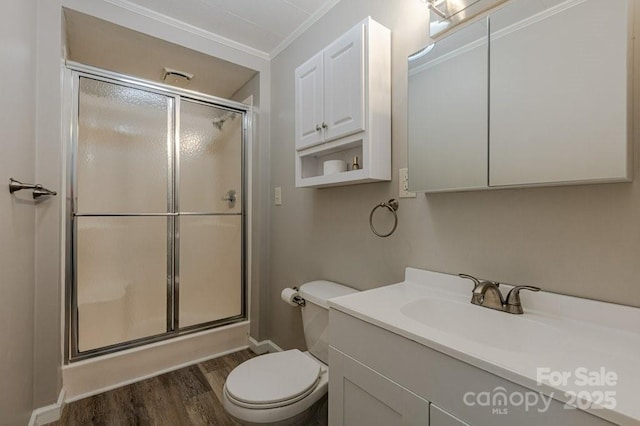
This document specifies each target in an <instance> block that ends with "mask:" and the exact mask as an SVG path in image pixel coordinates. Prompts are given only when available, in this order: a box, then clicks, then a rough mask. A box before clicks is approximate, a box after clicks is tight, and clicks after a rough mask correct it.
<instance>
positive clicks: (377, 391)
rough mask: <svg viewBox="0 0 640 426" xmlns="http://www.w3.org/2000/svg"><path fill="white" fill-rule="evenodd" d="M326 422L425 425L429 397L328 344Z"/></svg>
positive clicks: (348, 425)
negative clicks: (327, 420) (417, 393)
mask: <svg viewBox="0 0 640 426" xmlns="http://www.w3.org/2000/svg"><path fill="white" fill-rule="evenodd" d="M329 364H330V365H331V370H330V373H329V424H330V425H332V426H370V425H385V426H396V425H397V426H429V401H427V400H424V399H422V398H420V397H418V396H417V395H415V394H414V393H412V392H409V391H408V390H407V389H405V388H403V387H402V386H400V385H398V384H397V383H395V382H393V381H391V380H389V379H388V378H386V377H385V376H383V375H381V374H379V373H377V372H375V371H374V370H372V369H370V368H369V367H367V366H365V365H364V364H361V363H359V362H358V361H356V360H354V359H353V358H351V357H349V356H347V355H345V354H343V353H342V352H340V351H338V350H336V349H334V348H332V347H330V348H329Z"/></svg>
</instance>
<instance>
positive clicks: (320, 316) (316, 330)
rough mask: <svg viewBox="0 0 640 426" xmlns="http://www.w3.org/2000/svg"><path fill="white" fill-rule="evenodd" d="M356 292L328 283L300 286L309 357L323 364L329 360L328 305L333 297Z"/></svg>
mask: <svg viewBox="0 0 640 426" xmlns="http://www.w3.org/2000/svg"><path fill="white" fill-rule="evenodd" d="M357 292H358V290H355V289H353V288H350V287H347V286H344V285H341V284H336V283H333V282H330V281H312V282H309V283H306V284H302V285H301V286H300V290H299V293H300V296H302V298H303V299H304V300H305V302H306V303H305V306H303V307H302V326H303V327H304V340H305V342H306V343H307V349H308V350H309V353H311V355H313V356H315V357H316V358H318V359H319V360H320V361H322V362H324V363H325V364H327V363H328V359H329V304H328V303H327V301H328V300H329V299H331V298H333V297H339V296H346V295H347V294H352V293H357Z"/></svg>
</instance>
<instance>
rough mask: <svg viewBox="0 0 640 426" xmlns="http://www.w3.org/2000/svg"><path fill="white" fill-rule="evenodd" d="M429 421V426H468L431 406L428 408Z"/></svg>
mask: <svg viewBox="0 0 640 426" xmlns="http://www.w3.org/2000/svg"><path fill="white" fill-rule="evenodd" d="M429 421H430V422H431V426H469V425H468V424H467V423H465V422H463V421H462V420H460V419H458V418H456V417H454V416H452V415H451V414H449V413H447V412H446V411H444V410H442V409H441V408H438V407H437V406H435V405H433V404H431V406H430V407H429Z"/></svg>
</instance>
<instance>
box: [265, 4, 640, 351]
mask: <svg viewBox="0 0 640 426" xmlns="http://www.w3.org/2000/svg"><path fill="white" fill-rule="evenodd" d="M367 15H371V16H372V17H373V18H374V19H375V20H377V21H379V22H381V23H382V24H384V25H385V26H387V27H388V28H390V29H391V30H392V56H393V58H392V67H393V68H392V87H393V89H392V91H393V95H392V113H393V121H392V129H393V130H392V145H393V148H392V149H393V161H392V170H393V181H392V182H389V183H375V184H366V185H354V186H346V187H337V188H327V189H320V190H318V189H305V188H301V189H295V187H294V141H293V135H294V115H293V106H294V81H293V76H294V69H295V68H296V67H297V66H298V65H300V64H301V63H302V62H304V61H305V60H306V59H308V58H309V57H311V56H312V55H313V54H315V53H316V52H318V51H319V50H321V49H322V48H323V47H324V46H325V45H327V44H328V43H330V42H331V41H332V40H333V39H335V38H336V37H337V36H339V35H340V34H341V33H343V32H344V31H345V30H347V29H349V28H350V27H351V26H352V25H354V24H355V23H356V22H358V21H359V20H361V19H362V18H364V17H365V16H367ZM426 19H427V14H426V12H425V10H424V5H423V4H421V3H420V2H418V1H417V0H395V1H393V2H390V1H382V0H380V1H371V0H342V1H341V2H339V3H338V4H337V5H336V6H335V7H334V8H333V9H332V10H331V11H330V12H329V13H328V14H327V15H325V16H324V17H323V18H322V19H320V20H319V21H318V22H317V23H316V24H315V25H313V26H312V27H311V28H310V29H309V30H308V31H306V32H305V33H304V34H303V35H302V36H301V37H300V38H298V39H297V40H296V41H295V42H294V43H293V44H292V45H291V46H290V47H289V48H287V49H286V50H285V51H284V52H282V53H281V54H280V55H278V56H277V57H276V58H275V59H274V60H273V61H272V65H271V66H272V74H271V75H272V78H271V82H272V92H273V96H272V103H271V111H272V117H273V118H272V122H271V129H272V131H271V141H272V142H271V146H272V149H271V186H272V188H271V191H273V187H276V186H281V187H282V191H283V205H282V206H281V207H275V206H272V207H271V230H270V239H271V240H270V256H271V261H270V269H271V270H270V283H269V286H270V291H269V304H268V312H269V317H268V318H263V319H266V320H267V321H268V335H269V338H271V339H272V340H274V341H275V342H276V343H277V344H279V345H281V346H283V347H285V348H289V347H295V346H297V347H303V346H304V343H303V339H302V328H301V323H300V316H299V311H298V310H297V309H295V308H291V307H289V306H287V305H285V304H284V303H282V302H281V301H280V299H279V293H280V291H281V290H282V289H283V288H284V287H287V286H293V285H299V284H301V283H303V282H305V281H310V280H315V279H329V280H334V281H337V282H340V283H344V284H348V285H350V286H353V287H356V288H358V289H361V290H365V289H370V288H374V287H378V286H382V285H385V284H390V283H394V282H399V281H401V280H402V279H403V274H404V268H405V267H407V266H413V267H418V268H423V269H431V270H435V271H442V272H448V273H458V272H466V273H469V274H473V275H476V276H479V277H483V278H487V279H493V280H498V281H501V282H506V283H511V284H531V285H538V286H541V287H543V288H544V289H545V290H549V291H553V292H559V293H565V294H571V295H577V296H581V297H587V298H594V299H599V300H606V301H612V302H617V303H623V304H629V305H634V306H640V279H639V277H640V182H639V178H636V180H635V182H633V183H620V184H606V185H586V186H573V187H556V188H537V189H515V190H502V191H493V192H489V191H485V192H475V193H451V194H438V195H429V196H425V195H423V194H418V197H417V198H415V199H402V200H400V209H399V212H398V215H399V222H400V224H399V227H398V230H397V231H396V233H395V234H394V235H393V236H391V237H390V238H387V239H380V238H377V237H375V236H374V235H373V234H372V233H371V231H370V230H369V225H368V216H369V212H370V210H371V208H372V207H373V206H375V205H376V204H377V203H380V202H382V201H386V200H388V199H389V198H392V197H394V198H395V197H397V195H398V176H397V173H398V169H399V168H401V167H405V166H406V164H407V129H406V116H407V114H406V91H407V78H406V71H407V70H406V57H407V55H408V54H410V53H412V52H414V51H416V50H418V49H419V48H420V47H421V46H422V45H424V44H425V43H426V42H427V36H426V31H427V28H426ZM636 21H638V19H637V18H636ZM637 50H638V49H636V51H637ZM635 56H636V60H635V62H636V69H638V70H640V63H639V62H638V61H639V60H640V54H638V52H636V55H635ZM635 80H636V83H638V82H639V79H638V78H637V77H636V78H635ZM635 87H636V88H640V84H635ZM637 92H638V90H636V95H638V93H637ZM635 98H636V100H637V101H636V102H635V103H636V108H635V111H636V113H635V121H636V122H637V120H638V114H640V105H638V100H640V96H635ZM636 133H637V136H636V138H635V142H634V144H635V145H636V146H637V145H638V143H639V141H640V134H639V133H640V132H636ZM639 151H640V149H636V152H639ZM635 165H636V166H635V174H636V176H640V172H639V171H638V161H637V156H636V161H635ZM271 194H272V192H271ZM272 196H273V195H271V197H272ZM271 204H272V203H271ZM594 315H597V313H594Z"/></svg>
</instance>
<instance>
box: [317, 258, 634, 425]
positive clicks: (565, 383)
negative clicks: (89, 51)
mask: <svg viewBox="0 0 640 426" xmlns="http://www.w3.org/2000/svg"><path fill="white" fill-rule="evenodd" d="M500 287H501V288H502V291H503V293H505V289H507V290H508V289H509V288H510V286H507V285H501V286H500ZM471 289H472V286H471V283H470V282H469V281H468V280H465V279H462V278H459V277H457V276H455V275H448V274H442V273H438V272H431V271H424V270H419V269H414V268H407V269H406V273H405V281H403V282H401V283H398V284H393V285H389V286H385V287H380V288H376V289H373V290H368V291H364V292H360V293H355V294H352V295H348V296H342V297H338V298H334V299H331V300H330V301H329V305H330V307H331V308H332V309H336V310H339V311H341V312H344V313H346V314H349V315H352V316H354V317H356V318H359V319H361V320H363V321H366V322H368V323H371V324H374V325H376V326H379V327H381V328H383V329H386V330H388V331H391V332H393V333H396V334H399V335H401V336H403V337H406V338H407V339H411V340H413V341H415V342H418V343H420V344H422V345H425V346H428V347H430V348H432V349H435V350H438V351H440V352H442V353H445V354H447V355H449V356H452V357H454V358H456V359H459V360H461V361H464V362H466V363H468V364H471V365H473V366H475V367H478V368H481V369H483V370H486V371H489V372H491V373H494V374H496V375H497V376H500V377H502V378H504V379H507V380H510V381H512V382H514V383H517V384H520V385H522V386H525V387H527V388H529V389H532V390H535V391H539V392H541V393H543V394H545V395H547V396H551V397H553V398H554V399H556V400H559V401H562V402H564V403H567V404H568V405H572V406H574V407H578V408H580V409H582V410H584V411H587V412H589V413H591V414H593V415H595V416H598V417H601V418H603V419H605V420H608V421H610V422H613V423H615V424H620V425H640V308H633V307H628V306H622V305H615V304H611V303H606V302H599V301H594V300H588V299H581V298H577V297H571V296H564V295H558V294H553V293H548V292H544V291H541V292H538V293H528V292H527V293H524V292H523V293H522V294H521V297H522V305H523V307H524V311H525V313H524V314H523V315H512V314H508V313H504V312H500V311H496V310H492V309H487V308H483V307H480V306H476V305H472V304H471V303H470V298H471ZM560 375H564V377H561V376H560Z"/></svg>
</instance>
